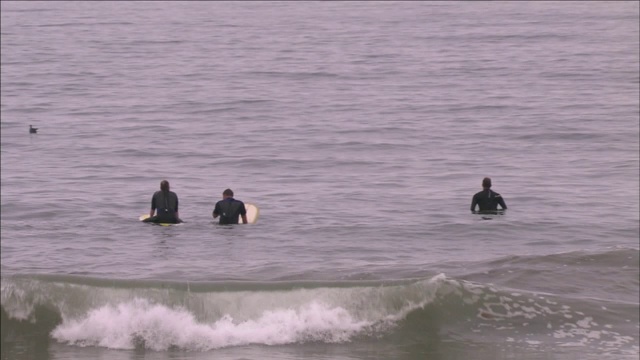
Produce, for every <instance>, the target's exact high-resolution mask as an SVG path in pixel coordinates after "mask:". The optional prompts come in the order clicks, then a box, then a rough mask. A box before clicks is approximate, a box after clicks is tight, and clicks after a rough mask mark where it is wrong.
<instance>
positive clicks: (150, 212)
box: [149, 194, 156, 217]
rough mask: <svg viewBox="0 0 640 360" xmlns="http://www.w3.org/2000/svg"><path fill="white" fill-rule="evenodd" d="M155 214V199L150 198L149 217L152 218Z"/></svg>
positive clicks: (153, 197)
mask: <svg viewBox="0 0 640 360" xmlns="http://www.w3.org/2000/svg"><path fill="white" fill-rule="evenodd" d="M155 212H156V197H155V194H154V196H152V197H151V210H149V217H153V214H154V213H155Z"/></svg>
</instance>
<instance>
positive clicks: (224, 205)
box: [213, 198, 247, 225]
mask: <svg viewBox="0 0 640 360" xmlns="http://www.w3.org/2000/svg"><path fill="white" fill-rule="evenodd" d="M213 215H214V216H220V225H231V224H237V223H238V219H239V217H240V215H247V209H245V207H244V203H243V202H242V201H240V200H236V199H234V198H226V199H224V200H220V201H218V202H217V203H216V206H215V208H214V209H213Z"/></svg>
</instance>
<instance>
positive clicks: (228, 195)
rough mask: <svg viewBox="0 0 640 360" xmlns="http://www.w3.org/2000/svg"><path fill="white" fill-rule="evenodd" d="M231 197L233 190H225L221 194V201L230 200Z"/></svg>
mask: <svg viewBox="0 0 640 360" xmlns="http://www.w3.org/2000/svg"><path fill="white" fill-rule="evenodd" d="M232 197H233V190H231V189H226V190H225V191H223V192H222V198H223V199H226V198H232Z"/></svg>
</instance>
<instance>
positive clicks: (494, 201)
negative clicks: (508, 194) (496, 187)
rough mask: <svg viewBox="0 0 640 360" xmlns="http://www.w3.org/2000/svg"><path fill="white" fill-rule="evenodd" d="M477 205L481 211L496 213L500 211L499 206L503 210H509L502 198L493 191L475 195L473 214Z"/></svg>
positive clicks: (484, 191) (472, 203)
mask: <svg viewBox="0 0 640 360" xmlns="http://www.w3.org/2000/svg"><path fill="white" fill-rule="evenodd" d="M476 205H478V207H479V208H480V211H495V210H498V205H500V206H501V207H502V209H503V210H506V209H507V204H505V203H504V199H503V198H502V196H500V194H498V193H497V192H495V191H493V190H491V189H487V190H482V191H480V192H479V193H477V194H475V195H473V200H471V211H472V212H475V211H476Z"/></svg>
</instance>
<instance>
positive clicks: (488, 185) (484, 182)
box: [482, 177, 491, 189]
mask: <svg viewBox="0 0 640 360" xmlns="http://www.w3.org/2000/svg"><path fill="white" fill-rule="evenodd" d="M482 187H483V188H487V189H489V188H491V178H488V177H486V178H484V179H482Z"/></svg>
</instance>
